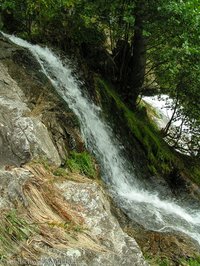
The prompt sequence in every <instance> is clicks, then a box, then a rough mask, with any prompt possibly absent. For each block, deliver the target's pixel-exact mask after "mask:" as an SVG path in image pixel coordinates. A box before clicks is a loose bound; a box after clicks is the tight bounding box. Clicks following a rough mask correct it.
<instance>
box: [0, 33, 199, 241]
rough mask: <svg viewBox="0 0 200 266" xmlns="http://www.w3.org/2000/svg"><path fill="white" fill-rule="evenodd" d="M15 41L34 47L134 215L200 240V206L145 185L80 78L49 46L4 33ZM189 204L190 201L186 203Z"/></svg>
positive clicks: (112, 187) (122, 202) (112, 185)
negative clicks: (167, 196)
mask: <svg viewBox="0 0 200 266" xmlns="http://www.w3.org/2000/svg"><path fill="white" fill-rule="evenodd" d="M4 35H5V36H6V37H8V38H9V39H10V40H11V41H12V42H14V43H15V44H18V45H19V46H22V47H25V48H27V49H29V50H30V51H31V53H32V54H33V55H34V56H35V57H36V59H37V60H38V62H39V63H40V65H41V69H42V71H43V72H44V73H45V75H46V76H47V77H48V79H49V80H50V81H51V82H52V84H53V86H54V88H55V89H56V91H57V92H58V93H59V95H60V96H61V97H62V98H63V100H64V101H65V102H66V103H67V105H68V106H69V108H71V110H72V111H73V112H74V113H75V114H76V116H77V117H78V119H79V121H80V125H81V132H82V137H83V139H84V141H85V143H86V145H87V147H88V149H89V150H91V151H92V152H93V153H94V155H95V156H96V158H97V160H98V161H99V163H100V165H101V168H102V172H103V178H104V180H105V181H106V182H107V184H108V187H110V191H111V194H112V195H113V196H114V197H115V198H116V199H117V201H118V203H119V204H120V206H121V207H122V208H123V209H124V210H125V211H126V213H127V214H128V215H129V217H130V218H132V219H133V220H135V221H137V222H138V223H140V224H141V225H143V226H144V227H145V228H147V229H151V230H155V231H160V232H161V231H162V232H168V231H170V232H173V231H179V232H181V233H184V234H186V235H188V236H189V237H191V238H193V239H194V240H196V241H197V242H198V243H199V244H200V209H194V208H192V207H190V208H189V207H182V206H180V205H179V204H178V203H176V202H175V201H173V200H172V199H168V200H162V199H161V198H160V197H159V195H158V193H155V192H152V191H148V190H147V189H144V187H142V185H141V184H140V183H139V182H138V181H137V179H136V178H135V174H134V171H131V170H130V167H129V165H128V162H127V161H126V159H125V158H124V156H123V155H122V152H121V150H120V145H121V144H120V143H119V142H118V141H117V140H116V139H115V136H114V135H113V133H112V130H111V128H110V127H109V126H108V125H107V124H106V123H105V121H103V120H102V119H101V109H100V108H99V107H97V106H96V105H95V104H94V103H92V102H91V101H90V100H89V99H88V98H87V97H85V96H83V94H82V93H81V90H80V82H79V81H78V80H77V79H76V78H75V77H74V76H73V75H72V71H71V69H70V67H69V66H68V65H65V64H64V63H63V62H62V61H61V60H60V58H59V57H58V56H56V55H55V54H54V53H53V52H52V51H51V50H49V49H48V48H42V47H40V46H38V45H31V44H29V43H28V42H26V41H24V40H22V39H20V38H17V37H15V36H10V35H6V34H4ZM185 206H186V204H185Z"/></svg>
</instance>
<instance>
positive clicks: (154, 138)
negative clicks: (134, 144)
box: [96, 78, 175, 174]
mask: <svg viewBox="0 0 200 266" xmlns="http://www.w3.org/2000/svg"><path fill="white" fill-rule="evenodd" d="M96 82H97V87H98V88H99V89H102V90H106V93H107V94H108V95H109V96H110V97H111V98H112V99H114V101H115V103H116V105H117V108H118V109H119V110H121V111H122V114H123V121H124V124H125V125H127V126H128V128H129V129H130V130H131V132H132V134H133V136H134V137H135V138H136V139H137V140H138V141H139V143H140V144H141V146H142V147H143V149H144V151H145V153H146V155H147V158H148V161H149V165H148V168H149V170H150V171H151V172H152V174H158V173H162V174H168V173H169V172H170V170H171V168H172V165H173V162H174V161H175V157H174V155H173V153H172V152H171V150H170V148H169V147H168V145H167V144H166V143H165V142H164V141H163V140H162V138H161V136H160V134H159V132H158V131H157V130H156V128H155V127H154V125H153V124H151V123H150V122H149V121H148V120H147V117H145V116H143V114H142V116H141V113H140V112H139V113H134V112H132V111H131V110H130V109H129V108H128V107H127V106H126V105H125V104H124V103H123V102H122V101H121V99H120V98H119V96H118V95H117V93H116V92H115V91H114V90H113V89H112V88H111V86H110V85H108V83H106V82H105V81H103V80H102V79H100V78H96Z"/></svg>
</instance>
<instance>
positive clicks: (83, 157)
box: [66, 151, 97, 178]
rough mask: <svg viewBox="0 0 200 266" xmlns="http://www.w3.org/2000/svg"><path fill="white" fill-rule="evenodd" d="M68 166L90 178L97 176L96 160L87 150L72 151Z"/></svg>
mask: <svg viewBox="0 0 200 266" xmlns="http://www.w3.org/2000/svg"><path fill="white" fill-rule="evenodd" d="M66 166H67V167H68V168H69V169H70V171H72V172H77V173H81V174H84V175H86V176H88V177H90V178H95V177H96V176H97V171H96V170H95V163H94V160H93V158H92V156H91V155H90V154H89V153H88V152H86V151H84V152H81V153H77V152H75V151H73V152H71V153H70V157H69V159H68V160H67V161H66Z"/></svg>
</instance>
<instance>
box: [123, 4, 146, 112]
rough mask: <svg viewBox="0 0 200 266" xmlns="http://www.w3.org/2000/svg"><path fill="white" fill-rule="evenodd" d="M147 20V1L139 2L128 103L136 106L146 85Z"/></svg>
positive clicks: (130, 67) (136, 11)
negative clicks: (144, 29) (145, 22)
mask: <svg viewBox="0 0 200 266" xmlns="http://www.w3.org/2000/svg"><path fill="white" fill-rule="evenodd" d="M144 20H145V1H141V0H138V2H137V3H136V7H135V32H134V37H133V41H132V56H131V60H130V66H129V69H130V72H129V77H128V78H129V80H128V86H129V95H128V99H127V100H128V103H129V105H131V106H132V107H135V106H136V101H137V97H138V95H139V94H140V91H141V88H142V86H143V83H144V76H145V67H146V49H147V45H146V38H145V37H144V35H143V23H144Z"/></svg>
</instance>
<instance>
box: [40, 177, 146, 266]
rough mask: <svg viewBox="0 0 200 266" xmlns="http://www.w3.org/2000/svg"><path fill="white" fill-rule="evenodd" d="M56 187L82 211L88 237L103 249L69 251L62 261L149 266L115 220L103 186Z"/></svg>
mask: <svg viewBox="0 0 200 266" xmlns="http://www.w3.org/2000/svg"><path fill="white" fill-rule="evenodd" d="M57 186H58V187H59V188H60V189H61V190H62V191H63V195H64V197H65V199H66V200H67V201H68V202H70V203H71V204H72V205H75V206H77V208H78V209H80V210H81V216H83V218H84V221H85V223H86V225H87V229H88V234H89V235H90V236H91V237H92V239H94V240H95V242H96V243H98V244H99V245H100V246H101V247H102V252H94V251H92V249H91V250H90V251H89V250H84V249H69V251H67V253H66V254H62V256H61V257H60V260H61V261H62V260H63V262H64V261H65V262H68V263H69V265H91V266H99V265H106V266H109V265H110V266H111V265H113V266H117V265H120V266H121V265H126V266H128V265H131V266H133V265H138V266H139V265H147V263H146V262H145V260H144V258H143V255H142V253H141V250H140V248H139V246H138V245H137V243H136V241H135V240H134V239H133V238H131V237H129V236H128V235H127V234H125V233H124V232H123V231H122V229H121V228H120V226H119V224H118V222H117V220H116V219H115V218H114V217H113V216H112V214H111V212H110V204H109V201H108V199H107V198H106V196H105V193H104V191H103V190H102V189H101V187H100V186H98V185H97V184H96V183H76V182H72V181H66V182H63V183H60V184H57ZM72 261H73V263H72V264H70V262H72ZM43 265H47V264H45V263H44V264H43ZM48 265H50V264H48ZM52 265H53V264H52ZM55 265H61V264H55ZM63 265H67V264H63Z"/></svg>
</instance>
